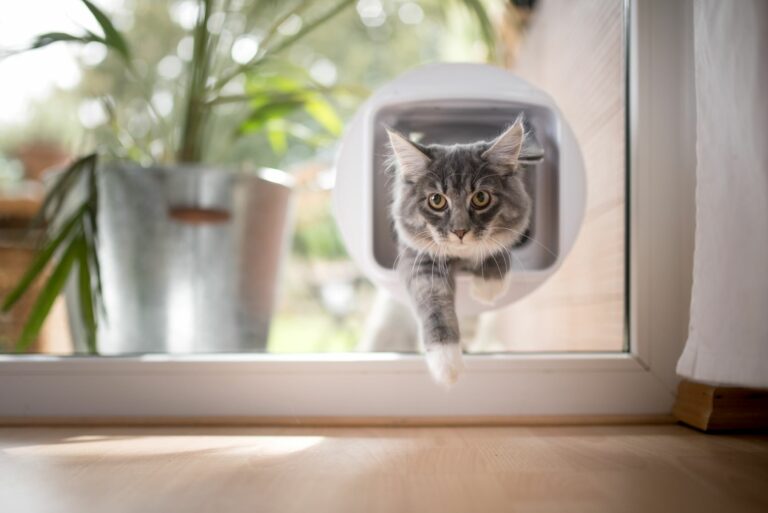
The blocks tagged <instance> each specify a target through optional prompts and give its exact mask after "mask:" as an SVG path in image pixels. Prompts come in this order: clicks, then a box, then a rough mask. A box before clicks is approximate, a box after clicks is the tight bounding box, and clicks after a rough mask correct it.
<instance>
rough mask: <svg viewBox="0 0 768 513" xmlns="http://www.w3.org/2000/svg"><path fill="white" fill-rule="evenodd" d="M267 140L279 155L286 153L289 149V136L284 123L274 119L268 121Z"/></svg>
mask: <svg viewBox="0 0 768 513" xmlns="http://www.w3.org/2000/svg"><path fill="white" fill-rule="evenodd" d="M266 128H267V141H269V145H270V146H271V147H272V151H274V152H275V154H277V155H284V154H285V152H286V151H287V150H288V137H287V136H286V133H285V125H284V123H280V122H278V120H273V121H270V122H268V123H267V126H266Z"/></svg>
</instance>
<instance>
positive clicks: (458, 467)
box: [0, 425, 768, 513]
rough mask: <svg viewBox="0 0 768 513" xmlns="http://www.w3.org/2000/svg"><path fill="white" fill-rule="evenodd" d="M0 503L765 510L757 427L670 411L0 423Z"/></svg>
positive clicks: (128, 507)
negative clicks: (701, 427) (641, 419)
mask: <svg viewBox="0 0 768 513" xmlns="http://www.w3.org/2000/svg"><path fill="white" fill-rule="evenodd" d="M0 476H1V477H0V511H2V512H3V513H16V512H19V513H22V512H23V513H37V512H57V513H62V512H64V513H66V512H77V513H87V512H99V513H116V512H142V513H147V512H161V511H162V512H176V511H179V512H184V513H195V512H216V513H224V512H249V513H255V512H272V511H274V512H281V513H291V512H313V513H314V512H333V513H345V512H361V513H362V512H365V513H368V512H371V513H376V512H411V511H412V512H419V513H430V512H440V513H450V512H457V513H459V512H461V513H468V512H483V513H485V512H488V513H491V512H515V511H521V512H527V511H531V512H534V511H535V512H550V511H551V512H558V513H567V512H590V513H594V512H603V511H605V512H612V513H621V512H663V511H674V512H685V511H696V512H709V511H711V512H723V513H726V512H727V513H732V512H766V511H768V486H767V485H768V436H766V435H749V436H744V435H742V436H722V435H718V436H713V435H705V434H701V433H698V432H696V431H693V430H690V429H687V428H684V427H681V426H676V425H662V426H658V425H657V426H606V427H598V426H568V427H544V426H535V427H454V428H435V427H424V428H418V427H405V428H385V427H371V428H359V427H358V428H340V427H328V428H306V427H305V428H296V427H285V428H270V427H256V428H253V427H252V428H245V427H241V428H222V427H211V428H202V427H190V428H182V427H176V428H139V427H130V428H95V427H91V428H74V427H64V428H2V429H0Z"/></svg>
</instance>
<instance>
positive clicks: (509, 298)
mask: <svg viewBox="0 0 768 513" xmlns="http://www.w3.org/2000/svg"><path fill="white" fill-rule="evenodd" d="M521 113H523V114H524V117H525V124H526V132H527V133H528V134H529V137H528V138H527V140H526V144H525V146H524V147H523V150H522V152H521V156H520V159H521V161H522V162H523V163H524V166H525V170H524V177H525V186H526V189H527V191H528V193H529V194H530V195H531V197H532V199H533V212H532V217H531V222H530V226H529V228H528V231H527V232H526V236H525V237H524V238H523V240H521V241H520V242H519V243H518V244H517V245H516V246H515V247H514V249H513V250H512V252H511V255H510V262H511V264H512V270H511V276H510V279H511V286H510V287H509V290H508V291H507V293H506V294H505V295H504V296H502V297H501V298H499V299H498V300H497V301H496V303H495V304H494V305H486V304H483V303H480V302H478V301H476V300H474V299H473V298H472V297H471V296H470V294H469V292H468V290H469V289H468V282H469V279H468V277H465V276H461V275H459V276H457V290H456V307H457V311H458V313H459V314H470V313H478V312H481V311H484V310H488V309H492V308H498V307H500V306H503V305H506V304H509V303H511V302H513V301H516V300H518V299H520V298H522V297H523V296H525V295H527V294H528V293H530V292H532V291H533V290H534V289H536V288H537V287H538V286H540V285H541V284H542V283H544V281H546V279H547V278H549V276H551V275H552V274H553V273H554V271H555V270H556V269H557V268H558V267H559V266H560V264H561V263H562V260H563V258H564V257H565V255H566V254H567V253H568V251H569V250H570V249H571V247H572V246H573V242H574V240H575V238H576V234H577V232H578V229H579V227H580V225H581V221H582V218H583V213H584V203H585V177H584V166H583V162H582V158H581V154H580V152H579V149H578V145H577V143H576V140H575V138H574V136H573V133H572V131H571V129H570V127H569V126H568V124H567V123H566V122H565V120H564V119H563V117H562V114H561V113H560V111H559V110H558V108H557V106H556V105H555V104H554V102H553V101H552V99H551V98H550V97H549V96H548V95H547V94H546V93H544V92H542V91H540V90H538V89H536V88H534V87H533V86H532V85H530V84H528V83H527V82H525V81H524V80H522V79H520V78H519V77H517V76H515V75H514V74H512V73H510V72H507V71H505V70H502V69H499V68H494V67H491V66H486V65H480V64H434V65H429V66H424V67H421V68H417V69H415V70H412V71H410V72H407V73H405V74H404V75H402V76H400V77H399V78H397V79H395V80H394V81H392V82H390V83H389V84H387V85H385V86H384V87H382V88H380V89H378V90H377V91H376V92H375V93H374V94H373V95H372V96H371V98H369V99H368V100H367V101H366V102H365V104H363V106H361V108H360V109H359V110H358V112H357V114H356V115H355V117H354V118H353V120H352V121H351V123H350V124H349V125H348V127H347V130H346V133H345V136H344V138H343V141H342V145H341V148H340V150H339V154H338V157H337V161H336V173H337V176H336V188H335V190H334V198H333V207H334V214H335V217H336V221H337V223H338V225H339V229H340V231H341V234H342V238H343V240H344V243H345V245H346V247H347V250H348V251H349V253H350V255H351V256H352V258H353V259H354V260H355V261H356V263H357V264H358V265H360V267H361V268H362V270H363V272H364V273H365V274H366V276H368V277H369V279H371V281H372V282H374V283H375V284H376V285H377V286H380V287H384V288H386V289H387V290H389V291H390V292H391V293H392V294H393V295H394V296H395V297H398V298H400V299H403V300H405V298H406V294H405V291H404V287H403V285H402V283H401V282H400V279H399V277H398V275H397V273H396V272H395V271H394V270H393V264H394V262H395V259H396V257H397V247H396V244H395V239H394V237H393V233H392V228H391V222H390V219H389V204H390V201H391V190H390V185H391V184H390V180H389V178H390V177H389V176H388V174H387V172H386V159H387V157H388V155H389V147H388V144H389V141H388V138H387V133H386V128H387V127H391V128H393V129H395V130H397V131H398V132H400V133H401V134H404V135H406V136H407V137H409V138H411V140H413V141H416V142H419V143H424V144H431V143H440V144H453V143H469V142H474V141H478V140H489V139H491V138H493V137H495V136H496V135H498V134H499V133H500V132H502V131H503V130H504V129H505V128H506V127H507V126H509V125H511V124H512V122H514V120H515V119H516V118H517V116H518V115H519V114H521Z"/></svg>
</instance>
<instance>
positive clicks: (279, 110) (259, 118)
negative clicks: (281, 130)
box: [240, 100, 304, 134]
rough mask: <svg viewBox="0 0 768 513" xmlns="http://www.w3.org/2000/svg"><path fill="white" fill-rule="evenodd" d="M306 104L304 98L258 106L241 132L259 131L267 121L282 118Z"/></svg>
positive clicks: (241, 126) (241, 127)
mask: <svg viewBox="0 0 768 513" xmlns="http://www.w3.org/2000/svg"><path fill="white" fill-rule="evenodd" d="M303 105H304V100H286V101H279V102H273V103H269V104H266V105H262V106H261V107H257V108H256V109H254V110H253V111H251V113H250V114H249V116H248V119H246V120H245V121H244V122H243V124H242V125H240V133H243V134H249V133H254V132H259V131H261V130H262V129H264V127H265V126H266V124H267V122H269V121H271V120H274V119H281V118H284V117H285V116H287V115H288V114H291V113H292V112H294V111H296V110H298V109H299V108H301V107H302V106H303Z"/></svg>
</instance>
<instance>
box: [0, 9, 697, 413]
mask: <svg viewBox="0 0 768 513" xmlns="http://www.w3.org/2000/svg"><path fill="white" fill-rule="evenodd" d="M629 5H630V8H631V16H630V17H629V20H630V23H631V27H630V30H629V34H630V43H629V45H628V49H629V52H628V53H629V58H630V65H629V76H630V81H629V82H628V83H629V84H630V87H629V111H628V119H629V122H628V125H627V129H628V134H629V135H630V137H629V149H630V152H629V154H630V159H629V161H630V164H631V170H632V172H631V173H629V176H630V182H631V183H630V188H629V190H630V192H631V195H630V196H629V197H628V200H629V201H630V207H631V208H630V211H631V215H630V236H631V240H630V248H629V249H630V263H631V266H630V272H629V275H628V278H629V287H630V302H629V306H630V309H629V316H630V319H631V322H630V326H631V329H630V332H629V337H630V340H631V341H632V343H631V345H630V351H629V352H627V353H587V354H535V355H532V354H526V355H516V354H504V355H501V354H499V355H468V356H466V372H465V373H464V375H463V376H462V378H461V380H460V381H459V383H458V384H457V385H456V386H455V387H454V388H452V389H450V390H445V389H443V388H440V387H438V386H436V385H435V384H434V383H433V382H432V381H431V380H430V378H429V376H428V374H427V371H426V367H425V365H424V362H423V360H422V357H420V356H417V355H400V354H341V355H339V354H334V355H301V356H287V355H200V356H171V355H167V356H142V357H124V358H104V357H102V358H86V357H83V358H81V357H65V358H58V357H54V356H2V357H0V423H28V422H30V421H45V422H67V421H70V422H74V421H77V422H86V421H103V420H104V419H111V420H116V419H119V420H121V421H124V422H146V421H148V420H155V421H156V420H158V419H159V420H161V421H162V420H163V419H166V420H167V419H175V420H179V419H196V420H198V421H203V422H205V421H208V422H211V421H221V422H236V421H246V422H308V421H313V420H314V421H317V420H328V421H330V420H331V419H337V420H339V419H341V421H344V419H346V420H347V421H350V420H351V419H367V421H375V420H376V419H381V421H382V422H392V421H397V422H405V423H408V422H419V421H424V420H427V421H429V419H437V420H442V421H446V420H449V421H455V422H464V421H468V422H471V421H472V420H473V419H474V421H479V422H489V421H494V420H496V421H498V420H501V421H505V422H506V421H513V422H514V421H515V419H517V420H522V421H526V420H531V419H550V418H552V417H557V418H560V419H562V418H564V417H573V418H580V417H585V416H589V417H590V418H592V419H595V418H604V419H609V418H616V417H622V418H623V417H624V416H630V417H633V418H638V416H658V415H668V414H669V412H670V410H671V407H672V404H673V401H674V394H675V388H676V384H677V378H676V376H675V371H674V369H675V364H676V362H677V358H678V356H679V355H680V353H681V351H682V347H683V344H684V343H685V339H686V337H687V330H688V308H689V299H690V282H691V267H692V264H691V261H692V247H693V226H694V225H693V223H694V220H693V216H694V207H693V205H694V203H693V198H694V167H695V155H694V137H695V132H694V130H695V125H694V115H693V112H694V111H693V108H694V104H693V77H692V66H693V64H692V49H691V44H692V43H691V41H692V29H691V26H692V19H691V18H692V2H691V0H685V1H681V2H668V1H666V0H637V1H633V2H631V3H629Z"/></svg>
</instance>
